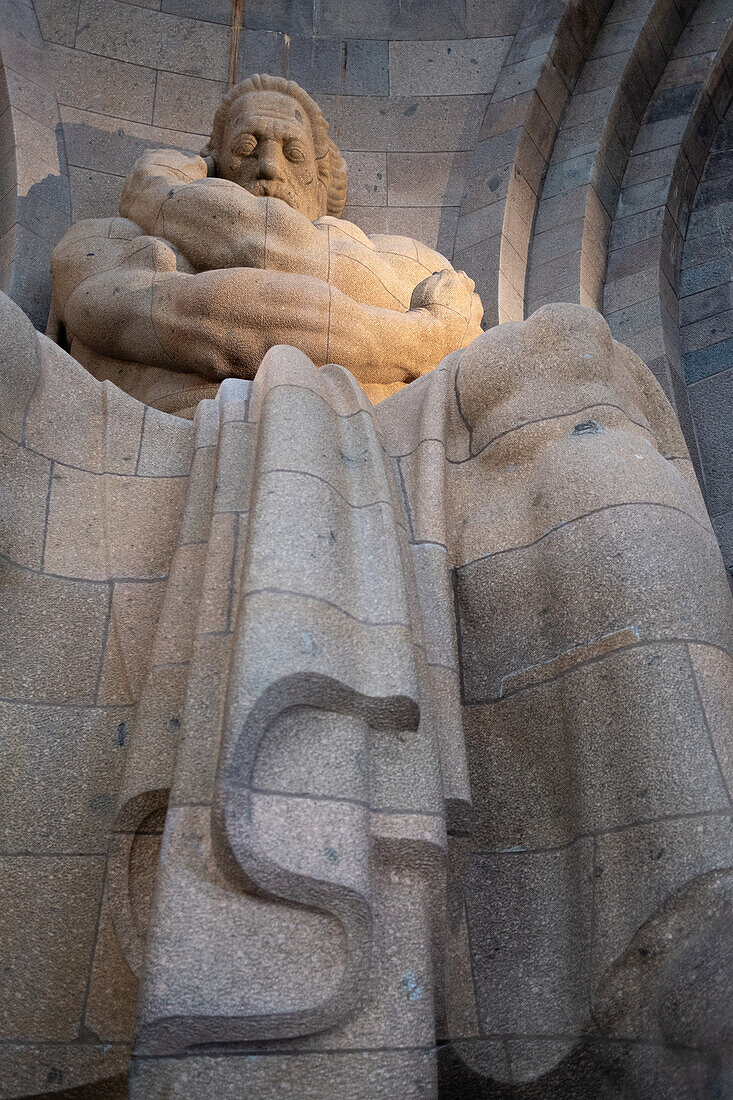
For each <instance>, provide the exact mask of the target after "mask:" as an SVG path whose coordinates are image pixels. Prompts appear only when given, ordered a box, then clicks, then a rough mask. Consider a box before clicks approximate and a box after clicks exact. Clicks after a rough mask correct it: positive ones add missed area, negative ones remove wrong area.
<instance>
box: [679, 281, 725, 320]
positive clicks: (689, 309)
mask: <svg viewBox="0 0 733 1100" xmlns="http://www.w3.org/2000/svg"><path fill="white" fill-rule="evenodd" d="M731 308H733V284H731V283H722V284H720V285H718V286H715V287H712V288H711V289H709V290H703V291H700V293H699V294H687V295H686V296H685V297H684V298H680V324H681V325H683V326H685V325H691V324H694V323H695V322H696V321H702V320H704V319H705V318H707V317H716V316H718V315H719V314H721V313H727V312H728V310H730V309H731Z"/></svg>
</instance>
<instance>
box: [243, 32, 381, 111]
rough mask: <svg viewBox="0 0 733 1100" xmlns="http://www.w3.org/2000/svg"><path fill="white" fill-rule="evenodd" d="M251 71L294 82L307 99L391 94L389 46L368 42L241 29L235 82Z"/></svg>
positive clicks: (367, 40) (366, 40)
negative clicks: (305, 94) (319, 96)
mask: <svg viewBox="0 0 733 1100" xmlns="http://www.w3.org/2000/svg"><path fill="white" fill-rule="evenodd" d="M253 72H271V73H275V74H277V75H279V76H284V77H286V78H287V79H288V80H295V81H297V82H298V83H299V84H300V85H301V86H302V87H304V88H306V89H307V90H308V92H309V93H310V94H311V95H323V94H330V95H386V94H387V93H388V91H389V75H388V58H387V43H386V42H380V41H376V40H375V41H373V40H369V39H361V40H359V39H348V40H342V39H341V38H340V37H328V38H310V37H305V36H303V35H289V34H285V33H278V32H275V31H256V30H245V31H243V32H242V41H241V47H240V52H239V58H238V76H239V79H240V80H243V79H244V78H245V77H247V76H249V75H250V74H251V73H253Z"/></svg>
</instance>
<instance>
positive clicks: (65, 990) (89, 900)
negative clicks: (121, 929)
mask: <svg viewBox="0 0 733 1100" xmlns="http://www.w3.org/2000/svg"><path fill="white" fill-rule="evenodd" d="M0 869H1V873H0V924H1V925H2V936H1V937H0V942H1V943H2V951H3V956H4V958H3V966H2V990H1V994H0V1036H2V1038H3V1039H6V1040H8V1039H14V1038H16V1037H17V1035H18V1031H19V1030H20V1032H21V1034H22V1035H23V1037H24V1038H25V1039H29V1040H31V1041H33V1040H55V1041H59V1040H64V1039H67V1040H68V1039H74V1038H76V1037H77V1035H78V1029H79V1025H80V1024H81V1020H82V1011H83V1006H84V994H85V989H86V971H87V967H88V964H89V960H90V958H91V952H92V947H93V943H94V934H95V929H96V923H97V915H98V912H99V900H100V895H101V889H102V879H103V874H104V858H103V857H101V856H73V855H70V856H29V855H18V856H3V857H2V858H1V859H0ZM71 926H73V928H74V930H75V931H74V935H73V936H69V934H68V929H69V927H71Z"/></svg>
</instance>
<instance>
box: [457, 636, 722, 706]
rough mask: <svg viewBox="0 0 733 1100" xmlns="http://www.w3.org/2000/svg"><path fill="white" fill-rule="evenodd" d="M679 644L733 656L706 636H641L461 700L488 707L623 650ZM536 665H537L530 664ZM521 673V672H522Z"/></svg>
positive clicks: (463, 702)
mask: <svg viewBox="0 0 733 1100" xmlns="http://www.w3.org/2000/svg"><path fill="white" fill-rule="evenodd" d="M668 645H669V646H679V645H685V646H687V645H700V646H706V647H708V648H709V649H717V650H718V651H719V652H720V653H724V654H725V656H726V657H733V651H731V650H728V649H724V648H723V646H720V645H717V644H716V643H715V642H710V641H708V640H707V639H705V638H691V637H665V638H640V639H639V641H636V642H630V643H629V644H628V645H625V644H622V645H620V646H614V647H613V648H612V649H609V650H606V651H604V652H602V653H599V654H597V655H596V656H592V657H588V658H586V659H585V660H583V661H578V662H576V663H574V664H572V665H570V666H568V667H567V668H564V669H562V670H561V671H559V672H558V673H556V675H554V676H548V677H546V678H543V679H542V680H532V681H530V682H529V683H527V684H522V685H520V686H519V687H518V688H516V689H515V690H514V691H511V692H506V693H505V694H503V695H487V696H484V697H483V698H480V699H468V698H466V697H465V694H464V696H463V698H462V700H461V702H462V705H463V706H464V707H486V706H492V705H493V704H495V703H503V702H504V701H505V700H506V699H509V698H511V697H512V696H514V695H519V694H520V693H522V692H524V691H531V690H532V689H533V688H535V687H540V686H541V685H542V684H549V683H552V682H554V681H555V680H560V679H562V678H563V677H564V676H567V675H568V674H569V673H571V672H576V671H577V670H578V669H579V668H585V667H586V665H594V664H598V663H600V662H601V661H604V660H606V658H607V657H610V656H613V655H614V654H616V653H618V652H620V651H621V650H624V651H628V650H631V649H641V648H642V647H643V648H645V649H648V648H649V647H655V648H659V647H660V646H668ZM530 667H536V666H530ZM520 674H521V673H520Z"/></svg>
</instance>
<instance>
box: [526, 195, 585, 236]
mask: <svg viewBox="0 0 733 1100" xmlns="http://www.w3.org/2000/svg"><path fill="white" fill-rule="evenodd" d="M587 190H588V188H587V186H583V187H578V188H576V189H575V190H574V191H562V192H561V193H560V194H559V195H553V196H552V198H548V199H545V200H544V201H543V202H541V203H540V205H539V206H538V208H537V218H536V220H535V225H534V229H535V232H536V233H544V232H546V231H547V230H548V229H552V228H556V227H557V226H559V225H565V224H566V223H567V222H571V221H574V220H575V219H576V218H577V216H578V210H582V209H583V207H584V205H585V200H586V197H587Z"/></svg>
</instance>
